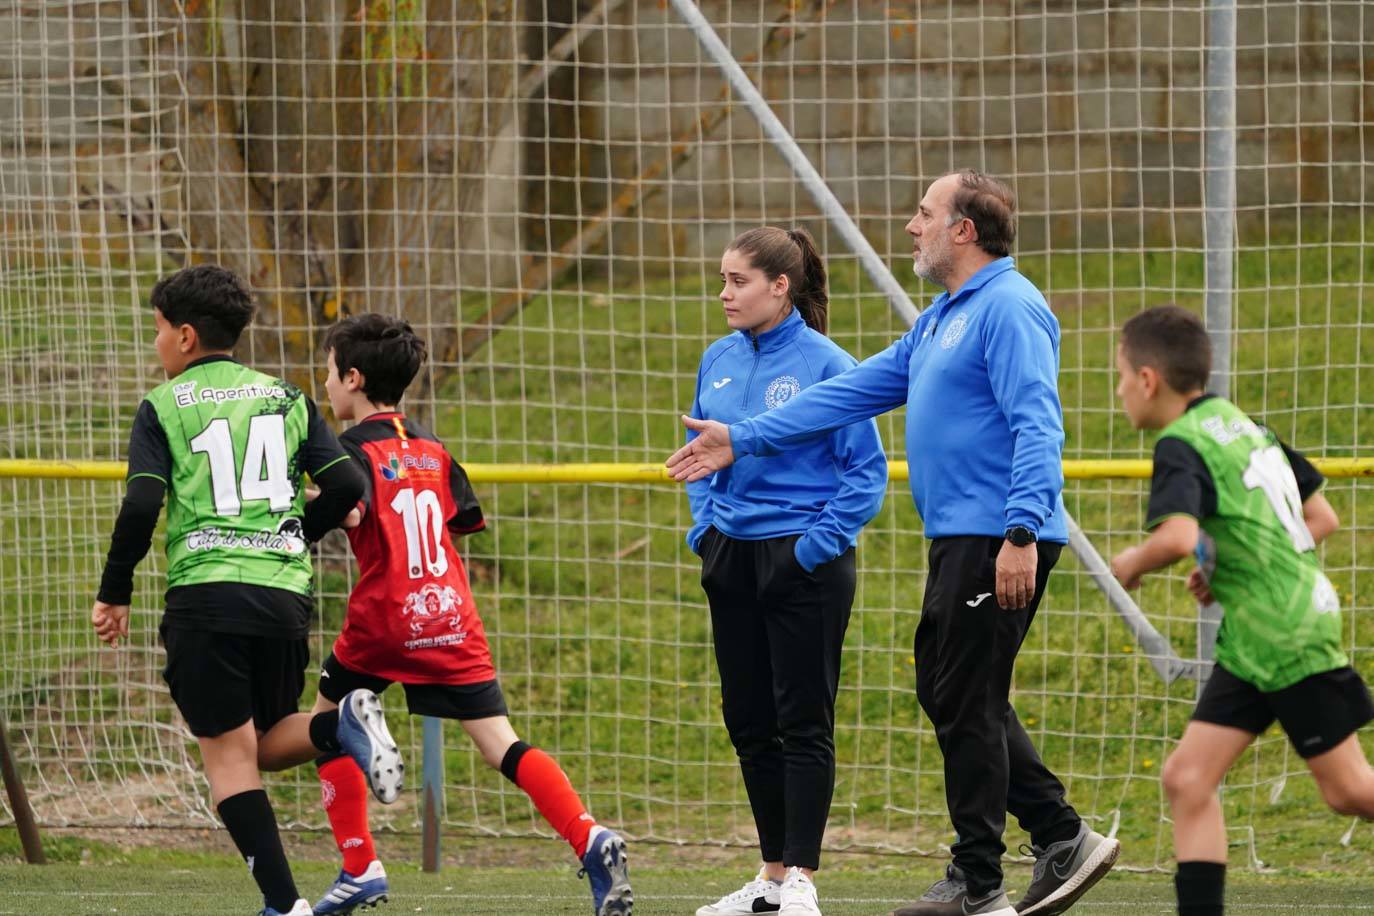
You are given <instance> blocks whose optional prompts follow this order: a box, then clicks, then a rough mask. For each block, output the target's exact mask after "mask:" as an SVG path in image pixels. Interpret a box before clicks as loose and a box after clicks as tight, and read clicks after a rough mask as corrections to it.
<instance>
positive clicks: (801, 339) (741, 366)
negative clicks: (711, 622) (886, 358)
mask: <svg viewBox="0 0 1374 916" xmlns="http://www.w3.org/2000/svg"><path fill="white" fill-rule="evenodd" d="M855 365H856V363H855V361H854V358H853V357H852V356H850V355H849V354H848V353H846V352H845V351H844V350H842V349H840V347H839V346H837V345H836V344H835V343H834V342H833V341H831V340H830V338H828V337H826V336H825V335H824V334H821V333H819V332H817V331H814V330H812V329H811V328H809V327H807V325H806V322H804V321H803V320H802V319H801V316H800V315H798V314H797V312H796V311H792V312H791V313H789V314H788V316H787V317H786V318H785V319H783V321H782V323H781V324H779V325H778V326H777V327H775V328H773V329H772V330H769V331H765V332H764V333H763V334H760V335H758V336H757V337H754V336H753V335H752V334H750V333H749V332H748V331H737V332H735V333H733V334H731V335H730V336H729V337H723V338H721V339H720V340H718V341H716V342H715V343H713V344H711V346H709V347H707V348H706V353H705V355H703V356H702V358H701V367H700V368H699V369H698V370H697V392H696V399H695V401H694V402H693V403H692V414H691V415H692V416H694V417H696V418H698V419H706V420H719V421H720V422H722V423H727V424H729V423H734V422H735V421H737V420H740V419H743V418H745V417H752V416H753V415H754V414H757V413H761V412H768V411H773V410H774V409H776V408H778V407H781V406H782V405H783V404H786V403H787V402H788V401H789V400H791V399H792V398H795V397H796V396H797V394H798V393H800V392H801V391H802V390H803V389H805V388H809V387H811V386H812V385H814V384H816V383H817V382H819V381H821V380H822V379H827V378H831V377H833V376H836V375H839V374H840V373H842V372H844V371H846V370H848V369H852V368H853V367H854V366H855ZM694 438H696V433H694V432H691V431H690V430H689V431H688V433H687V440H688V441H689V442H690V441H691V440H692V439H694ZM886 492H887V457H886V456H885V455H884V454H883V444H882V441H881V440H880V439H879V438H878V425H877V424H876V423H875V422H873V420H871V419H869V420H864V421H860V422H857V423H853V424H852V425H851V424H848V423H844V424H835V428H834V431H833V432H830V434H829V435H825V436H823V437H817V436H813V437H810V441H808V442H807V443H805V444H804V445H801V446H800V447H798V448H795V449H791V450H789V451H788V452H787V454H786V456H785V457H782V458H774V459H766V460H765V459H762V458H742V459H740V460H739V461H736V462H735V463H734V464H733V465H731V466H730V467H728V468H726V469H724V470H722V471H718V472H716V473H715V474H712V475H711V476H710V477H708V478H706V479H704V480H698V481H696V482H695V483H689V484H688V485H687V498H688V501H689V502H690V503H691V506H692V520H693V522H694V524H693V525H692V528H691V530H690V531H689V532H688V533H687V545H688V546H689V547H691V548H692V550H693V551H694V552H698V553H699V552H700V551H699V550H698V547H699V544H700V542H701V536H702V535H703V534H705V533H706V529H707V528H708V527H709V526H711V525H714V526H715V527H716V528H717V530H719V531H721V532H722V533H723V534H726V535H729V536H730V537H732V538H738V539H740V540H746V541H759V540H763V539H765V538H775V537H783V536H785V535H790V534H800V535H801V537H800V538H799V539H798V540H797V544H796V547H795V548H794V549H793V553H794V554H795V555H796V558H797V562H798V563H800V564H801V566H802V568H803V569H805V570H806V571H807V572H810V571H811V570H813V569H815V568H816V567H817V566H819V565H820V564H822V563H827V562H829V561H830V560H833V559H835V558H836V557H838V556H839V555H840V554H842V553H844V552H845V551H846V550H848V549H849V548H850V547H852V546H853V545H854V541H855V539H856V538H857V537H858V536H859V532H860V531H861V530H862V529H863V526H864V525H866V524H868V522H869V520H871V519H872V518H873V516H875V515H877V514H878V510H879V509H881V508H882V505H883V496H884V495H885V494H886Z"/></svg>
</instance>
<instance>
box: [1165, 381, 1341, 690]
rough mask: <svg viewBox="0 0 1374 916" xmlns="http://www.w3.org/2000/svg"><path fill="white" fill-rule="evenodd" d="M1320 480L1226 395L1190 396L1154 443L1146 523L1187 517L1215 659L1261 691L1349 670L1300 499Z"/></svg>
mask: <svg viewBox="0 0 1374 916" xmlns="http://www.w3.org/2000/svg"><path fill="white" fill-rule="evenodd" d="M1321 484H1322V477H1321V475H1320V473H1318V472H1317V470H1316V469H1315V468H1313V467H1312V465H1311V464H1310V463H1309V462H1308V461H1307V460H1306V459H1305V458H1303V457H1302V456H1301V455H1300V454H1298V453H1297V452H1294V451H1292V450H1291V449H1289V448H1287V447H1286V446H1285V445H1284V444H1283V443H1282V442H1280V441H1279V440H1278V438H1277V437H1276V436H1275V435H1274V434H1273V433H1272V432H1271V431H1270V430H1268V429H1266V428H1264V427H1262V426H1259V425H1258V424H1256V423H1255V422H1254V421H1253V420H1251V419H1250V418H1249V417H1248V416H1246V415H1245V413H1244V412H1243V411H1241V410H1240V408H1238V407H1236V405H1234V404H1232V403H1231V402H1230V401H1228V400H1226V399H1225V398H1220V397H1213V396H1207V397H1204V398H1199V399H1197V400H1195V401H1193V402H1192V403H1191V404H1190V405H1189V407H1188V410H1187V411H1185V412H1184V414H1183V415H1182V416H1181V417H1179V418H1178V419H1177V420H1175V421H1174V422H1173V423H1171V424H1169V425H1168V426H1167V427H1165V428H1164V430H1163V432H1162V433H1161V436H1160V440H1159V442H1158V443H1157V445H1156V447H1155V470H1154V480H1153V482H1152V484H1151V493H1150V507H1149V513H1148V516H1149V517H1148V521H1147V524H1146V527H1148V528H1153V527H1155V526H1156V525H1158V524H1159V523H1160V522H1162V521H1164V519H1166V518H1168V517H1169V516H1170V515H1178V514H1184V515H1191V516H1193V517H1194V518H1196V519H1197V520H1198V523H1199V524H1200V526H1201V528H1202V531H1201V533H1200V537H1199V562H1200V564H1201V566H1202V568H1203V570H1204V572H1206V573H1207V575H1208V581H1209V584H1210V587H1211V589H1212V594H1213V596H1214V597H1215V598H1216V600H1217V602H1218V603H1219V604H1220V605H1221V606H1222V608H1223V609H1224V611H1225V613H1224V615H1223V617H1222V622H1221V630H1220V632H1219V633H1218V634H1217V648H1216V660H1217V663H1218V664H1220V665H1221V666H1222V667H1224V668H1225V669H1226V670H1227V671H1229V672H1231V673H1232V674H1234V675H1235V676H1236V677H1239V678H1241V679H1242V680H1245V681H1248V682H1250V683H1251V684H1254V685H1255V686H1256V687H1258V688H1259V689H1260V690H1263V691H1275V690H1282V689H1283V688H1285V687H1289V686H1291V685H1293V684H1296V683H1297V682H1298V681H1300V680H1302V679H1303V678H1305V677H1309V676H1310V675H1313V674H1320V673H1321V672H1324V671H1330V670H1333V669H1335V668H1340V667H1343V666H1344V665H1346V664H1348V663H1349V662H1348V660H1347V658H1346V654H1345V651H1344V649H1343V648H1342V643H1341V619H1340V606H1339V603H1338V601H1337V597H1336V593H1335V590H1334V589H1333V588H1332V586H1331V582H1330V581H1329V580H1328V579H1327V578H1326V576H1325V574H1323V573H1322V570H1321V567H1320V565H1319V564H1318V562H1317V555H1316V545H1315V543H1314V542H1313V540H1312V535H1311V533H1310V532H1309V531H1308V529H1307V524H1306V522H1305V521H1304V519H1303V508H1302V504H1303V502H1305V501H1306V500H1307V498H1308V497H1310V496H1311V495H1312V494H1313V493H1315V492H1316V491H1317V489H1318V488H1319V487H1320V486H1321Z"/></svg>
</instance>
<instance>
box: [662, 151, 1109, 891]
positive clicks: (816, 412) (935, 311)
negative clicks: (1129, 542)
mask: <svg viewBox="0 0 1374 916" xmlns="http://www.w3.org/2000/svg"><path fill="white" fill-rule="evenodd" d="M1015 210H1016V204H1015V199H1014V197H1013V195H1012V193H1011V190H1010V188H1008V187H1007V186H1006V185H1005V184H1003V183H1002V182H1000V181H998V180H996V179H994V178H991V177H989V176H986V175H982V174H980V173H978V172H975V171H973V170H969V169H966V170H963V171H960V172H954V173H951V174H949V175H945V176H943V177H942V178H940V179H939V180H937V181H936V182H934V183H933V184H932V185H931V186H930V187H929V189H927V191H926V194H925V196H924V197H923V198H922V200H921V204H920V208H919V210H918V211H917V213H916V215H915V216H913V217H912V218H911V222H909V223H908V224H907V226H906V230H907V232H908V233H909V234H910V235H911V237H912V239H913V245H912V255H913V257H914V259H915V269H916V272H917V274H919V275H920V276H921V277H922V278H923V279H925V280H927V281H929V282H931V283H934V284H936V285H937V286H940V287H942V288H943V289H944V290H945V292H944V293H941V294H940V295H939V296H937V297H936V298H935V301H934V302H932V303H931V305H930V307H929V308H928V309H926V311H925V312H923V313H922V314H921V317H920V318H919V319H918V320H917V322H916V325H915V326H914V327H913V328H912V329H911V330H910V331H909V332H908V333H907V334H906V335H905V336H903V337H902V338H901V339H900V340H898V341H897V342H896V343H894V344H892V346H890V347H888V348H887V349H886V350H884V351H883V352H882V353H879V354H877V355H876V356H873V357H871V358H870V359H868V360H865V361H864V362H862V363H860V364H859V365H858V366H856V367H855V368H853V369H850V370H849V371H847V372H844V373H842V374H840V375H838V376H835V377H833V378H831V379H828V380H826V381H823V382H820V383H819V384H816V385H813V386H812V387H810V388H807V389H806V390H804V391H802V392H800V393H799V394H797V395H796V396H795V397H793V398H792V399H791V400H790V401H789V402H788V403H787V404H785V405H782V406H780V407H778V408H777V409H775V410H771V411H768V412H767V413H765V414H760V415H758V416H755V417H752V418H750V419H746V420H742V421H740V422H737V423H734V424H732V425H730V426H725V425H724V424H721V423H716V422H712V421H701V420H694V419H692V418H690V417H684V418H683V422H684V423H685V424H686V425H687V426H688V428H689V429H692V430H695V431H696V432H697V433H698V435H697V437H696V438H695V439H693V440H692V441H691V442H690V443H688V444H687V445H686V446H685V447H683V448H682V449H680V450H679V451H678V452H676V453H675V454H674V455H673V456H672V457H671V458H670V459H669V460H668V467H669V469H670V471H671V473H672V475H673V477H674V478H675V479H677V480H685V481H689V482H690V481H694V480H698V479H701V478H702V477H704V476H706V475H707V474H711V473H714V472H715V471H718V470H720V469H721V468H724V467H727V466H728V465H729V464H731V463H732V462H733V461H734V460H735V457H736V456H739V455H758V456H764V455H775V454H778V453H779V452H781V451H783V450H784V449H789V448H792V447H794V446H796V445H798V444H800V443H803V442H807V441H810V440H811V439H814V438H815V437H817V436H821V435H824V434H826V433H828V432H830V431H831V430H833V429H836V428H838V427H841V426H845V425H847V424H850V423H854V422H856V421H859V420H862V419H865V418H868V417H873V416H876V415H878V414H880V413H884V412H886V411H889V410H893V409H895V408H897V407H902V406H905V407H906V409H907V414H906V423H907V429H906V449H907V457H908V459H909V460H910V463H911V495H912V498H913V499H914V500H915V502H916V509H917V511H918V512H920V514H921V517H922V519H923V520H924V522H925V533H926V537H928V538H930V539H931V543H930V551H929V571H928V576H927V579H926V591H925V599H924V602H923V606H922V612H921V622H920V624H919V626H918V627H917V630H916V638H915V655H916V693H917V697H918V699H919V701H920V703H921V708H922V709H924V710H925V712H926V714H927V715H928V716H929V717H930V720H931V722H932V723H933V724H934V726H935V734H936V738H937V740H938V741H939V743H940V749H941V751H942V753H943V754H944V758H945V795H946V801H947V803H948V805H949V813H950V819H951V821H952V822H953V824H954V829H955V831H956V832H957V834H958V838H957V840H956V841H955V843H954V844H953V846H952V847H951V848H952V851H953V853H954V862H953V863H952V864H951V865H950V867H949V868H948V870H947V872H946V876H945V878H944V879H942V880H940V881H937V882H936V883H935V884H934V885H933V886H932V887H931V888H930V889H929V890H928V891H927V892H926V893H925V894H924V895H923V896H922V897H921V898H920V899H919V900H917V901H915V902H914V903H911V904H908V905H907V906H904V907H901V908H899V909H898V910H896V911H895V916H972V914H983V916H1012V914H1016V913H1020V914H1030V916H1052V914H1057V913H1062V912H1063V911H1064V910H1066V909H1068V908H1069V907H1070V906H1072V904H1073V903H1074V902H1076V901H1077V900H1078V899H1079V898H1080V897H1081V896H1082V895H1083V894H1084V893H1086V892H1087V890H1088V889H1089V888H1090V887H1092V886H1093V885H1094V884H1095V883H1097V881H1098V880H1100V879H1101V877H1102V876H1103V875H1105V874H1106V873H1107V872H1108V871H1110V870H1111V867H1112V865H1113V864H1114V863H1115V861H1116V858H1117V856H1118V854H1119V853H1120V844H1119V843H1118V842H1117V841H1116V840H1115V839H1109V838H1107V837H1104V836H1102V835H1101V834H1098V833H1096V832H1094V831H1092V830H1091V829H1089V828H1088V826H1087V825H1086V824H1084V823H1083V821H1082V819H1081V818H1080V817H1079V816H1078V814H1077V812H1075V811H1074V809H1073V808H1072V807H1071V806H1070V805H1069V804H1068V802H1067V801H1065V799H1064V786H1063V784H1062V783H1061V782H1060V781H1059V779H1058V778H1057V777H1056V776H1055V775H1054V774H1053V773H1051V772H1050V771H1049V769H1048V768H1047V767H1046V766H1045V765H1044V763H1042V762H1041V760H1040V757H1039V755H1038V754H1037V753H1036V751H1035V748H1034V747H1033V746H1032V744H1031V742H1030V738H1029V737H1028V736H1027V735H1026V732H1025V729H1024V728H1022V726H1021V723H1020V721H1019V720H1018V719H1017V717H1016V712H1015V710H1013V709H1012V707H1011V703H1010V702H1009V699H1008V697H1009V694H1010V691H1011V675H1012V668H1013V665H1014V664H1015V661H1016V654H1017V652H1018V651H1019V649H1020V647H1021V643H1022V641H1023V640H1024V639H1025V636H1026V632H1027V630H1028V629H1029V627H1030V624H1031V621H1032V620H1033V619H1034V617H1035V611H1036V609H1037V607H1038V606H1039V603H1040V599H1041V597H1042V596H1043V594H1044V591H1045V584H1046V582H1047V580H1048V578H1049V573H1050V570H1051V569H1052V568H1053V566H1054V564H1055V563H1056V562H1057V561H1058V559H1059V554H1060V551H1061V550H1062V549H1063V546H1064V544H1065V543H1066V542H1067V540H1068V529H1067V524H1066V521H1065V512H1064V504H1063V499H1062V497H1061V490H1062V489H1063V470H1062V460H1061V458H1062V451H1063V446H1064V424H1063V412H1062V410H1061V408H1060V404H1059V392H1058V383H1057V379H1058V372H1059V323H1058V321H1057V320H1056V319H1055V317H1054V315H1053V313H1052V312H1050V309H1049V306H1048V305H1047V304H1046V303H1045V299H1044V297H1043V296H1041V295H1040V292H1039V291H1038V290H1037V289H1036V288H1035V287H1034V286H1033V285H1032V284H1031V283H1030V281H1028V280H1027V279H1026V278H1025V277H1023V276H1022V275H1021V274H1020V273H1018V272H1017V270H1016V267H1015V264H1014V262H1013V260H1012V258H1011V257H1010V256H1009V253H1010V250H1011V245H1012V242H1013V241H1014V240H1015V235H1016V228H1015V227H1016V223H1015ZM1008 812H1010V813H1012V814H1014V815H1016V817H1017V819H1018V820H1019V821H1020V823H1021V825H1022V827H1024V828H1025V829H1026V830H1027V831H1028V832H1029V833H1030V835H1031V843H1032V847H1033V849H1034V853H1035V857H1036V863H1035V870H1034V873H1033V877H1032V881H1031V885H1030V887H1029V888H1027V890H1026V893H1025V894H1024V895H1023V896H1022V898H1021V899H1020V900H1019V901H1018V902H1017V904H1016V905H1015V906H1014V907H1013V906H1012V904H1011V902H1010V901H1009V899H1008V898H1007V895H1006V893H1005V891H1004V889H1003V886H1002V867H1001V856H1002V853H1003V852H1005V850H1006V847H1005V845H1004V844H1003V842H1002V833H1003V831H1004V829H1005V826H1006V815H1007V813H1008Z"/></svg>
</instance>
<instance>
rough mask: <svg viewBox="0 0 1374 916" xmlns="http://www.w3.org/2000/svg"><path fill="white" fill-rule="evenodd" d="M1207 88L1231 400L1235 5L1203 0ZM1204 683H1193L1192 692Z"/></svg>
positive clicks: (1211, 271) (1215, 380)
mask: <svg viewBox="0 0 1374 916" xmlns="http://www.w3.org/2000/svg"><path fill="white" fill-rule="evenodd" d="M1206 54H1207V67H1206V69H1207V82H1206V94H1205V96H1204V98H1203V169H1202V182H1203V198H1204V200H1203V205H1204V210H1205V219H1204V223H1203V232H1204V237H1203V238H1204V243H1205V247H1206V249H1207V263H1206V265H1205V271H1206V273H1205V277H1206V287H1207V290H1206V303H1205V313H1204V320H1205V321H1206V323H1207V336H1208V337H1210V338H1211V341H1212V378H1211V380H1210V387H1211V390H1212V391H1214V392H1216V393H1217V394H1219V395H1221V396H1222V397H1230V396H1231V336H1232V335H1231V326H1232V323H1233V315H1232V301H1233V293H1232V290H1233V289H1234V287H1235V277H1234V274H1233V271H1234V269H1235V248H1236V238H1235V233H1236V222H1235V213H1236V3H1235V0H1208V3H1207V51H1206ZM1222 613H1223V609H1222V607H1221V605H1219V604H1217V603H1216V602H1215V601H1214V602H1212V603H1210V604H1207V605H1200V606H1199V607H1198V621H1197V654H1198V658H1200V659H1208V660H1210V659H1211V658H1212V657H1213V654H1214V652H1215V650H1216V644H1217V631H1218V630H1219V629H1220V627H1221V617H1222ZM1205 681H1206V677H1205V676H1204V677H1202V678H1199V680H1198V690H1199V691H1200V690H1201V689H1202V686H1201V685H1202V684H1203V683H1204V682H1205Z"/></svg>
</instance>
